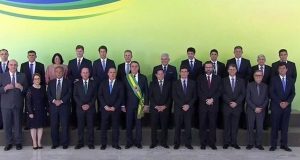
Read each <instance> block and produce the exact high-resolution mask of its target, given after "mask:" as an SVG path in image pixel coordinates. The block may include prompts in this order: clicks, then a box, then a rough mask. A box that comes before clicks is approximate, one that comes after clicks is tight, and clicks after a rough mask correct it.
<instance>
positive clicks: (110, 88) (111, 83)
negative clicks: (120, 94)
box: [109, 81, 113, 94]
mask: <svg viewBox="0 0 300 160" xmlns="http://www.w3.org/2000/svg"><path fill="white" fill-rule="evenodd" d="M112 89H113V81H110V82H109V94H111V92H112Z"/></svg>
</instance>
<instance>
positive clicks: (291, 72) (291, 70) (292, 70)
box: [272, 61, 297, 82]
mask: <svg viewBox="0 0 300 160" xmlns="http://www.w3.org/2000/svg"><path fill="white" fill-rule="evenodd" d="M279 63H280V61H277V62H274V63H272V77H274V76H277V75H278V65H279ZM286 64H287V68H288V71H287V73H286V75H287V76H288V77H291V78H292V79H293V80H294V82H296V80H297V69H296V65H295V63H294V62H291V61H287V63H286Z"/></svg>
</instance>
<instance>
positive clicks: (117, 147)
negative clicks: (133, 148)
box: [112, 145, 122, 150]
mask: <svg viewBox="0 0 300 160" xmlns="http://www.w3.org/2000/svg"><path fill="white" fill-rule="evenodd" d="M112 147H113V148H114V149H117V150H120V149H122V148H121V147H120V146H119V145H113V146H112Z"/></svg>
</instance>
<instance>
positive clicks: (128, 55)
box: [117, 50, 132, 129]
mask: <svg viewBox="0 0 300 160" xmlns="http://www.w3.org/2000/svg"><path fill="white" fill-rule="evenodd" d="M124 60H125V62H124V63H121V64H119V65H118V71H117V80H120V81H122V82H125V81H126V75H127V74H129V73H130V63H131V61H132V51H131V50H125V51H124ZM124 84H125V83H124ZM122 106H125V102H124V101H123V102H122ZM120 125H121V127H122V129H126V113H125V112H121V114H120Z"/></svg>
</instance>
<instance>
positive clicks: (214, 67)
mask: <svg viewBox="0 0 300 160" xmlns="http://www.w3.org/2000/svg"><path fill="white" fill-rule="evenodd" d="M213 73H214V75H217V70H216V62H213Z"/></svg>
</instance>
